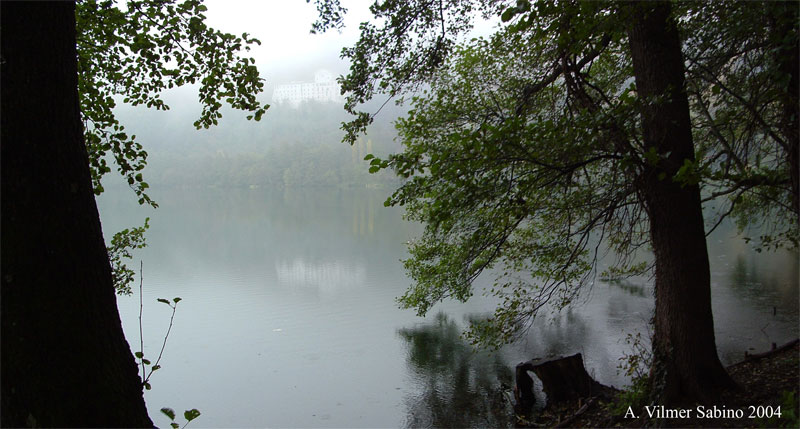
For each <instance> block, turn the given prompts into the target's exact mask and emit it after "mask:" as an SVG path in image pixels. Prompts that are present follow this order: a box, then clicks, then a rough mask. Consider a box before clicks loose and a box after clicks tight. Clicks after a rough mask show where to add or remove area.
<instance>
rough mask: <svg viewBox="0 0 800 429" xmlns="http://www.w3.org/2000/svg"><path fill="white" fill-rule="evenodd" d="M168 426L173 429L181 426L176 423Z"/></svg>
mask: <svg viewBox="0 0 800 429" xmlns="http://www.w3.org/2000/svg"><path fill="white" fill-rule="evenodd" d="M169 425H170V426H172V427H173V428H175V429H178V428H179V427H181V425H179V424H177V423H170V424H169Z"/></svg>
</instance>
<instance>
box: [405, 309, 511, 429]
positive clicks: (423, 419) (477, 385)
mask: <svg viewBox="0 0 800 429" xmlns="http://www.w3.org/2000/svg"><path fill="white" fill-rule="evenodd" d="M398 333H399V335H400V337H401V338H403V339H405V340H406V341H407V342H408V345H409V348H408V358H407V359H408V366H409V367H410V369H411V372H412V373H413V374H414V377H415V378H416V382H417V387H418V390H417V391H416V392H414V393H413V395H412V396H411V397H409V398H407V399H406V403H407V406H408V420H407V422H406V424H407V426H409V427H508V426H510V425H511V424H512V416H513V411H512V408H511V404H509V403H508V401H507V400H506V397H504V394H503V391H502V388H501V383H504V384H505V385H509V386H510V385H511V384H512V383H513V381H512V379H513V373H512V370H511V369H510V368H509V367H507V366H506V365H505V364H504V363H503V361H502V359H501V358H500V355H499V354H497V353H495V354H493V355H489V354H487V353H480V352H475V351H474V350H473V348H472V347H471V346H470V345H469V344H467V343H466V342H465V341H464V340H463V339H462V338H461V336H460V334H461V328H460V327H459V326H458V324H456V323H455V322H454V321H453V320H452V319H450V318H449V317H448V316H447V315H445V314H443V313H439V314H438V315H437V316H436V320H435V321H433V322H432V323H428V324H425V325H421V326H416V327H413V328H404V329H400V330H399V331H398Z"/></svg>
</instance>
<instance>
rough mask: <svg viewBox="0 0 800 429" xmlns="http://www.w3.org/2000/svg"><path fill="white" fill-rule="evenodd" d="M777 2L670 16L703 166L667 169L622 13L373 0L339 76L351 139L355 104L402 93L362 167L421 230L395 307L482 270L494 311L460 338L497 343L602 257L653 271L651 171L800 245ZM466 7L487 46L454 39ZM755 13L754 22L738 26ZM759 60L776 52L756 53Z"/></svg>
mask: <svg viewBox="0 0 800 429" xmlns="http://www.w3.org/2000/svg"><path fill="white" fill-rule="evenodd" d="M423 5H425V6H427V7H426V8H423V7H422V6H423ZM781 7H783V6H777V5H774V8H773V7H769V8H763V10H757V9H759V8H761V6H760V5H759V4H750V5H744V4H736V5H735V6H732V5H725V6H721V5H708V4H705V3H703V4H699V3H691V4H688V3H687V4H684V5H683V6H681V7H680V8H677V9H675V15H676V17H675V20H676V23H678V25H679V26H680V28H681V30H682V31H683V32H684V34H686V35H687V36H686V37H687V44H686V47H685V50H686V56H687V59H689V60H690V62H691V65H690V67H691V71H690V72H689V73H688V77H689V79H690V80H689V82H688V84H687V85H688V88H689V89H688V91H689V92H690V96H691V97H693V99H692V120H693V125H694V126H695V129H694V130H693V131H694V135H695V139H696V141H698V144H697V152H698V153H697V156H696V159H698V160H699V161H697V162H693V161H686V162H683V163H682V165H678V166H677V167H676V168H675V169H674V172H672V171H670V172H669V173H667V172H666V170H665V169H663V168H661V167H660V166H661V165H664V164H665V163H666V161H667V160H668V159H669V158H670V155H671V153H669V152H667V153H658V152H657V151H656V150H655V148H650V149H647V148H645V146H644V143H643V141H642V136H641V132H640V129H641V124H640V118H639V113H640V109H641V107H642V106H645V105H653V104H658V103H662V102H663V101H664V100H662V99H660V98H659V97H650V98H647V99H645V98H643V97H641V96H640V95H638V94H637V91H636V88H635V85H634V79H633V70H632V64H631V59H630V52H629V47H628V39H627V35H628V31H627V30H628V26H629V20H630V17H629V16H628V13H629V12H628V9H629V8H624V7H618V5H616V4H612V3H606V2H577V1H566V2H557V3H556V2H529V1H527V0H517V1H513V2H511V1H491V0H487V1H459V0H451V1H440V2H438V3H431V2H424V1H412V2H394V1H387V2H383V3H381V4H380V5H376V6H373V8H372V9H371V10H372V12H373V15H374V16H375V17H376V18H377V20H378V23H377V24H369V23H367V24H362V26H361V31H362V34H361V39H360V40H359V42H358V43H357V44H356V45H355V46H354V47H353V48H349V49H345V50H344V51H343V56H345V57H348V58H350V59H351V60H352V61H353V63H352V66H351V69H350V74H349V75H348V76H346V77H345V78H344V79H343V88H344V89H346V90H347V91H349V96H348V101H347V103H346V105H345V109H346V110H348V111H350V112H351V113H353V114H355V115H356V116H355V118H354V119H353V120H352V121H350V122H349V123H347V124H344V126H343V129H344V130H345V132H346V136H345V140H346V141H350V142H352V141H354V139H355V138H356V135H357V134H358V133H359V132H362V131H363V129H364V127H365V126H366V124H368V123H369V122H370V121H371V120H372V117H373V115H371V114H369V113H365V112H358V111H357V109H356V106H357V105H358V104H359V103H363V102H364V101H366V100H369V99H371V98H373V97H375V96H376V95H378V94H385V95H388V96H389V97H394V96H405V95H410V96H411V105H412V109H411V110H410V111H409V113H408V116H407V117H406V118H405V119H402V120H400V121H399V122H398V129H399V131H400V138H401V140H402V143H403V144H404V151H403V152H402V153H400V154H397V155H393V156H389V157H388V158H387V159H379V158H373V159H371V160H370V164H371V167H370V170H371V171H377V170H380V169H384V168H391V169H392V170H394V171H395V172H396V173H397V174H398V175H399V176H401V177H402V178H404V179H405V182H404V183H403V185H402V186H401V187H400V188H399V189H398V190H397V191H396V192H395V193H394V195H393V196H392V197H391V198H390V199H389V200H388V201H387V205H402V206H405V207H406V210H407V213H408V217H409V218H411V219H413V220H416V221H419V222H422V223H424V224H425V225H426V228H425V232H424V234H423V236H422V237H420V238H419V239H418V240H416V241H414V242H412V243H411V245H410V253H411V257H410V258H409V259H408V260H406V261H405V265H406V269H407V270H408V272H409V274H410V275H411V277H412V279H413V281H414V283H413V285H412V286H411V287H410V288H409V289H408V291H407V292H406V294H405V295H403V296H402V297H401V298H400V303H401V305H402V306H404V307H413V308H416V309H417V312H418V313H419V314H425V313H426V312H427V311H428V310H429V309H430V308H431V306H433V305H434V304H435V303H437V302H439V301H441V300H443V299H447V298H455V299H459V300H466V299H468V298H469V297H470V296H472V294H473V293H474V291H473V289H472V284H473V282H474V280H475V279H476V278H478V276H480V275H481V273H483V272H487V271H491V272H492V273H493V274H494V275H495V276H496V281H495V284H494V287H493V288H492V289H491V290H489V291H488V293H490V294H494V295H496V296H498V297H499V298H501V300H502V304H501V305H500V306H498V308H497V310H496V312H495V314H494V316H493V317H492V318H489V319H488V320H486V321H484V322H483V323H477V324H475V325H474V326H473V328H472V330H471V332H470V335H471V337H472V339H473V341H475V342H477V343H480V344H484V345H493V346H498V345H499V344H501V343H504V342H508V341H511V340H513V338H514V336H515V335H516V334H519V333H520V332H522V331H524V330H525V329H526V328H527V327H528V326H530V323H531V321H532V319H533V317H534V316H535V315H536V314H537V313H538V312H539V311H540V310H541V309H542V308H543V307H544V306H545V305H551V306H552V307H554V308H561V307H563V306H564V305H567V304H569V303H570V302H571V301H572V299H573V298H574V297H575V296H576V295H577V294H578V293H579V291H580V289H581V287H582V285H585V284H588V283H589V280H590V279H591V278H592V276H593V274H594V273H595V272H597V269H598V268H599V267H598V266H597V261H598V257H599V256H600V255H602V254H604V252H607V251H610V252H613V253H614V254H615V255H617V256H618V260H617V261H616V262H615V263H613V264H612V265H611V266H610V267H609V268H608V269H607V270H606V275H605V276H606V277H613V278H620V277H624V276H625V275H630V274H637V273H642V271H643V270H645V269H647V267H646V266H644V265H642V264H635V263H633V261H634V254H635V252H636V251H637V250H638V249H641V248H642V246H647V245H648V243H649V231H648V225H647V222H645V220H647V216H646V213H645V204H644V202H643V198H642V192H644V187H643V186H642V185H641V184H642V180H644V179H646V177H645V175H646V174H649V173H648V172H649V171H655V172H658V177H657V180H658V181H663V180H670V181H674V182H677V183H679V184H696V183H699V184H700V185H701V186H702V187H703V190H704V192H705V193H706V195H707V196H708V201H713V200H714V198H719V197H721V196H723V195H725V196H727V195H730V196H731V200H730V203H729V204H728V209H727V210H723V211H722V212H721V213H720V214H719V217H718V219H716V220H718V221H721V219H722V218H724V217H725V216H727V215H728V214H731V213H733V214H737V215H738V216H740V219H742V220H743V225H744V224H745V223H753V222H757V221H760V220H764V221H766V223H767V224H769V225H772V226H774V227H775V228H776V229H775V230H774V231H775V233H774V234H768V236H769V237H771V238H769V240H772V241H770V243H775V244H784V243H789V244H792V243H796V237H797V227H798V225H797V216H798V213H797V209H796V208H795V209H794V211H786V208H787V207H789V206H788V204H790V202H791V200H792V198H793V197H792V195H793V193H794V194H797V189H796V188H794V189H793V188H792V187H791V186H790V183H789V182H790V180H789V176H790V174H791V171H792V168H794V169H795V170H796V169H797V164H796V161H794V164H792V163H791V162H788V161H785V160H789V159H790V156H789V155H791V154H792V145H791V142H793V141H796V137H795V140H791V139H789V138H788V137H785V136H783V135H782V134H785V135H789V131H787V130H790V129H791V128H792V127H788V126H785V124H790V123H791V121H792V118H796V117H797V109H796V104H797V103H796V101H795V103H794V105H792V103H791V101H792V100H793V99H792V98H791V97H787V96H786V94H787V91H786V89H787V88H788V86H787V85H789V83H790V82H789V81H790V80H791V79H792V76H794V75H792V72H788V73H787V69H786V64H785V63H787V61H786V60H787V59H789V61H788V63H791V61H790V60H791V58H790V56H787V55H789V53H791V52H792V51H791V50H790V48H794V47H795V46H796V43H797V31H796V26H795V27H792V28H791V31H788V32H776V33H769V34H780V35H781V36H774V35H766V34H767V33H766V32H764V31H761V30H760V29H763V28H764V27H765V26H767V27H769V26H773V27H775V28H778V27H780V28H784V27H787V25H788V24H787V23H788V22H789V21H790V20H791V19H794V20H795V21H796V11H794V13H795V14H794V15H793V14H785V15H786V16H789V17H790V18H783V17H781V16H780V13H778V9H780V8H781ZM790 8H791V6H790ZM795 9H796V8H795ZM476 11H481V12H483V13H484V14H491V15H499V16H500V18H501V20H502V21H503V23H504V24H503V25H501V26H500V27H499V28H498V30H497V31H496V32H495V33H494V34H493V35H492V36H491V37H489V38H487V39H482V38H479V39H472V40H470V41H467V42H461V43H457V40H458V38H459V37H460V36H461V35H463V34H464V32H465V31H467V30H468V29H469V28H470V26H471V23H470V22H469V19H470V17H472V16H474V15H475V14H474V12H476ZM792 16H794V17H795V18H791V17H792ZM711 17H713V18H714V19H711ZM751 18H752V19H751ZM748 19H751V20H750V21H748V26H749V27H748V29H747V30H744V31H741V32H739V31H738V30H736V28H737V26H738V25H740V24H741V23H742V22H744V21H747V20H748ZM709 20H711V21H713V22H714V23H713V24H708V23H709ZM795 21H792V22H795ZM754 34H765V36H763V37H762V36H758V37H753V36H752V35H754ZM750 42H752V48H748V47H747V46H748V45H746V43H750ZM743 44H744V45H743ZM743 46H744V49H743V50H742V47H743ZM795 51H796V49H795ZM742 52H744V53H742ZM769 52H773V53H774V52H780V53H782V54H781V55H778V56H777V59H776V60H770V61H762V62H760V63H758V61H757V59H762V60H766V55H769V54H768V53H769ZM795 62H797V61H795ZM757 64H758V65H757ZM708 70H710V71H711V72H710V73H709V72H708ZM787 76H788V77H787ZM770 79H772V80H770ZM767 81H769V82H767ZM721 84H725V85H726V86H725V87H724V88H723V86H721ZM795 92H796V91H795ZM789 93H791V91H789ZM762 103H766V104H762ZM704 109H706V110H707V111H704ZM792 109H794V110H792ZM768 113H769V114H768ZM721 127H725V128H726V129H727V130H728V131H726V133H727V134H726V133H721V132H720V131H719V129H720V128H721ZM796 128H797V127H796V126H795V127H794V129H795V130H796ZM781 133H782V134H781ZM720 136H721V137H720ZM781 142H783V143H787V144H786V145H782V144H781ZM794 147H795V149H794V151H795V152H796V144H795V146H794ZM737 160H738V161H741V165H740V166H739V167H736V164H737V162H738V161H737ZM653 167H655V168H653ZM748 200H749V201H751V202H750V203H748V202H747V201H748ZM734 208H735V209H736V210H733V209H734ZM782 210H783V212H782V214H780V215H778V214H777V212H779V211H782Z"/></svg>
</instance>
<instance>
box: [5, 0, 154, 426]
mask: <svg viewBox="0 0 800 429" xmlns="http://www.w3.org/2000/svg"><path fill="white" fill-rule="evenodd" d="M0 5H1V6H0V16H1V18H0V19H1V22H0V28H2V38H1V39H2V50H0V54H1V55H2V61H1V62H0V87H1V88H2V118H1V119H0V122H1V124H0V130H1V131H0V132H1V135H0V142H1V143H0V144H2V146H1V147H0V155H1V156H2V289H0V294H1V295H0V302H2V304H0V306H1V308H0V319H2V322H1V324H2V335H1V337H2V340H1V341H2V349H1V351H2V363H1V364H0V371H1V372H2V373H1V374H0V377H2V399H1V400H0V403H1V404H2V409H1V410H0V415H2V418H1V420H2V421H1V422H0V423H2V425H3V426H14V427H19V426H56V427H83V426H105V427H109V426H114V427H119V426H126V427H145V426H151V427H152V422H151V421H150V418H149V417H148V415H147V410H146V409H145V404H144V399H143V397H142V386H141V382H140V381H139V378H138V376H137V368H136V363H135V361H134V359H133V356H132V355H131V352H130V348H129V346H128V343H127V342H126V341H125V337H124V335H123V332H122V325H121V323H120V319H119V314H118V312H117V305H116V297H115V295H114V290H113V286H112V281H111V268H110V265H109V262H108V256H107V254H106V249H105V245H104V242H103V236H102V232H101V229H100V218H99V215H98V212H97V206H96V204H95V200H94V194H93V193H92V187H91V180H90V175H89V167H88V165H89V164H88V157H87V152H86V148H85V146H84V142H83V134H82V130H81V122H80V113H79V105H78V93H77V64H76V59H77V53H76V47H75V46H76V45H75V37H76V34H75V4H74V3H72V2H53V3H40V2H29V3H23V2H19V3H13V2H5V1H4V2H2V3H0Z"/></svg>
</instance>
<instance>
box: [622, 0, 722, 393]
mask: <svg viewBox="0 0 800 429" xmlns="http://www.w3.org/2000/svg"><path fill="white" fill-rule="evenodd" d="M630 9H631V10H630V12H632V15H631V18H632V26H631V28H630V34H629V37H630V48H631V55H632V59H633V70H634V76H635V79H636V89H637V91H638V95H639V97H640V98H641V100H642V101H643V107H642V131H643V138H644V144H645V150H650V149H651V148H652V149H655V151H656V153H657V154H658V155H659V161H658V162H655V163H648V164H647V165H646V166H645V167H644V171H643V175H642V177H641V178H640V181H639V191H640V195H641V197H642V199H643V200H644V202H645V208H646V210H647V213H648V215H649V219H650V236H651V240H652V245H653V251H654V253H655V261H656V266H655V268H656V276H655V279H656V280H655V295H656V296H655V300H656V305H655V318H654V324H655V332H654V338H653V355H654V360H655V362H654V369H653V373H652V374H653V383H654V392H655V393H656V395H658V400H659V402H661V403H665V404H669V403H676V402H680V401H702V402H707V401H710V400H713V399H714V398H716V394H717V393H718V391H719V390H720V389H722V388H727V387H731V386H733V381H732V380H731V378H730V377H729V376H728V374H727V373H726V372H725V369H724V368H723V366H722V364H721V363H720V361H719V357H718V356H717V349H716V343H715V340H714V319H713V316H712V314H711V287H710V272H709V265H708V252H707V249H706V240H705V229H704V225H703V213H702V208H701V203H700V189H699V187H698V185H697V184H687V183H679V182H677V181H674V180H673V177H674V176H675V173H676V172H677V170H678V169H679V168H680V167H681V166H682V165H683V164H684V162H685V161H687V160H688V161H690V162H693V161H694V159H695V158H694V145H693V142H692V133H691V123H690V119H689V103H688V100H687V96H686V92H685V90H684V65H683V58H682V54H681V44H680V40H679V36H678V32H677V28H676V26H675V24H674V22H673V21H672V18H671V17H670V4H669V3H668V2H657V3H653V2H643V3H633V4H631V6H630ZM655 98H658V99H657V100H656V99H655Z"/></svg>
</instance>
